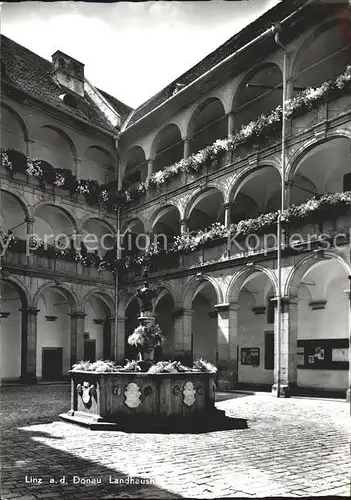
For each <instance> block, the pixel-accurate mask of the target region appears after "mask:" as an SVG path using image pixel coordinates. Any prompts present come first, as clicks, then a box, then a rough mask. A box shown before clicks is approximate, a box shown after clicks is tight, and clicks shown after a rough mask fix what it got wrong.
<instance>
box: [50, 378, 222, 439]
mask: <svg viewBox="0 0 351 500" xmlns="http://www.w3.org/2000/svg"><path fill="white" fill-rule="evenodd" d="M70 375H71V409H70V410H69V411H68V412H67V413H65V414H62V415H60V417H61V418H62V419H63V420H65V421H69V422H72V423H76V424H80V425H84V426H87V427H89V428H90V429H102V428H106V429H120V430H121V429H127V430H136V429H138V430H141V429H144V428H154V429H159V428H162V427H168V426H170V427H172V428H176V427H178V426H179V428H181V429H184V428H185V427H187V426H193V425H195V426H198V425H200V426H201V425H207V423H208V422H209V421H210V420H211V421H212V420H213V419H221V418H225V413H224V412H223V411H220V410H217V409H216V408H215V384H214V382H215V374H212V373H206V372H177V373H157V374H150V373H140V372H103V373H97V372H88V371H75V370H74V371H73V370H71V371H70Z"/></svg>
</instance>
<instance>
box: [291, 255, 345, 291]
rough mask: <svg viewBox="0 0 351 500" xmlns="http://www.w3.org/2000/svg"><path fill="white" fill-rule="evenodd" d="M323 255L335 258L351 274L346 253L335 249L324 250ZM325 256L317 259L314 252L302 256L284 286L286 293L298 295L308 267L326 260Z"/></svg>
mask: <svg viewBox="0 0 351 500" xmlns="http://www.w3.org/2000/svg"><path fill="white" fill-rule="evenodd" d="M322 255H323V257H327V258H330V259H335V260H336V261H337V262H339V264H340V265H341V266H342V268H343V269H344V271H345V274H346V276H351V265H350V263H349V262H348V261H347V259H346V258H345V257H344V255H342V254H341V253H338V252H337V251H335V250H323V252H322ZM323 257H317V260H316V256H315V255H314V254H312V255H311V254H309V255H307V256H306V257H302V258H301V259H300V260H299V262H298V263H297V264H296V265H295V266H294V267H293V269H292V270H291V271H290V273H289V274H288V276H287V279H286V282H285V286H284V295H286V296H289V297H296V296H297V291H298V287H299V285H300V283H301V280H302V278H303V276H304V274H306V272H307V271H308V269H310V268H311V267H313V266H314V265H315V264H316V263H317V262H319V261H323V260H325V259H323Z"/></svg>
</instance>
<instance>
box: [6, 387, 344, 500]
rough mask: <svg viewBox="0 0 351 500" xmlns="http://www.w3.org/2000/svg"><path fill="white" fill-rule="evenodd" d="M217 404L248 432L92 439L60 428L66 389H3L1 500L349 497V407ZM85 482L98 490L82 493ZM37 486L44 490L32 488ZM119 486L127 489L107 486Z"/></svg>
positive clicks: (241, 398) (247, 401) (248, 399)
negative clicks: (242, 421)
mask: <svg viewBox="0 0 351 500" xmlns="http://www.w3.org/2000/svg"><path fill="white" fill-rule="evenodd" d="M218 400H219V402H218V403H217V406H218V408H221V409H225V410H226V412H227V415H229V416H233V417H234V416H235V417H238V418H245V419H247V420H248V429H241V430H229V431H228V430H226V431H218V432H217V431H216V432H209V433H204V434H128V433H124V432H106V431H89V430H86V429H84V428H82V427H78V426H74V425H70V424H68V423H64V422H60V421H58V420H57V415H58V414H59V413H60V412H62V411H65V410H67V409H68V408H69V388H68V386H54V385H53V386H49V385H38V386H35V387H7V388H3V389H2V408H1V409H2V414H3V415H2V421H1V422H2V423H1V426H2V440H1V441H2V443H1V444H2V453H1V457H2V496H1V498H2V499H3V500H10V499H12V498H13V499H21V500H30V499H40V498H41V499H48V500H54V499H65V500H74V499H84V500H85V499H113V498H182V497H186V498H220V497H265V496H322V495H338V496H339V495H341V496H347V495H348V494H349V491H350V490H349V470H350V460H349V446H348V443H349V437H348V430H349V406H348V405H347V404H346V403H345V402H343V401H335V400H321V399H302V398H293V399H275V398H273V397H272V396H271V395H269V394H264V393H260V394H255V395H246V394H227V395H225V394H219V395H218ZM26 476H27V477H26ZM63 478H64V479H63ZM87 478H90V479H92V480H95V481H100V480H101V483H100V484H87V483H86V484H83V482H84V481H83V480H84V479H85V480H86V479H87ZM109 478H111V479H109ZM35 479H37V480H38V481H39V482H40V483H41V484H33V481H34V480H35ZM120 479H123V480H124V484H117V483H116V482H115V483H111V481H118V480H120ZM40 480H41V481H40ZM60 480H61V482H60ZM26 481H27V482H26ZM28 481H32V483H30V482H28ZM50 481H51V482H50ZM53 481H56V482H53ZM64 481H65V482H64ZM63 482H64V484H62V483H63ZM128 482H129V483H132V484H127V483H128ZM138 482H139V484H137V483H138ZM148 483H149V484H148Z"/></svg>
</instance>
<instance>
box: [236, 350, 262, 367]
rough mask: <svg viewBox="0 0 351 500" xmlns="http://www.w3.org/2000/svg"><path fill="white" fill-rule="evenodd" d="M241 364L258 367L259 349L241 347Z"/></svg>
mask: <svg viewBox="0 0 351 500" xmlns="http://www.w3.org/2000/svg"><path fill="white" fill-rule="evenodd" d="M241 364H242V365H251V366H259V364H260V349H259V347H242V348H241Z"/></svg>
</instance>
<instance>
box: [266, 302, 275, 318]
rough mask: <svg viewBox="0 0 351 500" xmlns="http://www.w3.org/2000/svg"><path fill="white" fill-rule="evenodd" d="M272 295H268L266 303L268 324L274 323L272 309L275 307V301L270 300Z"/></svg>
mask: <svg viewBox="0 0 351 500" xmlns="http://www.w3.org/2000/svg"><path fill="white" fill-rule="evenodd" d="M272 299H273V295H272V296H269V297H268V304H267V323H268V324H269V325H271V324H273V323H274V309H275V303H274V301H273V300H272Z"/></svg>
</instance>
